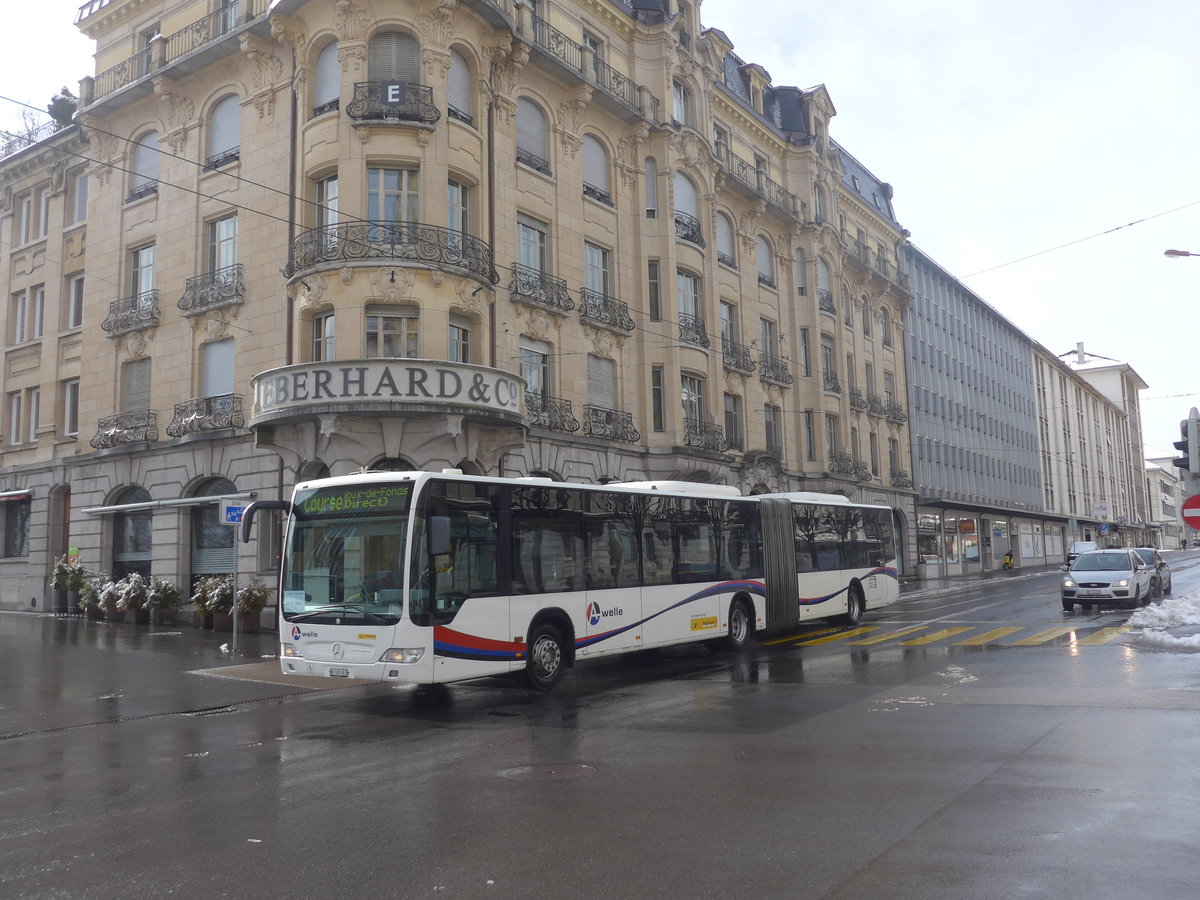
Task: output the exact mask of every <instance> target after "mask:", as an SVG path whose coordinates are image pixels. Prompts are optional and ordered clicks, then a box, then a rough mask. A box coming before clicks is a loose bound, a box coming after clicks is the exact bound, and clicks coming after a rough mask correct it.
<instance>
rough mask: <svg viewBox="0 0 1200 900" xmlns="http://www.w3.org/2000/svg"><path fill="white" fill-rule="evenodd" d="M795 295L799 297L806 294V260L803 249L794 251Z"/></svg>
mask: <svg viewBox="0 0 1200 900" xmlns="http://www.w3.org/2000/svg"><path fill="white" fill-rule="evenodd" d="M796 293H797V294H799V295H800V296H801V297H803V296H805V295H806V294H807V293H808V260H807V259H805V256H804V248H803V247H801V248H800V249H798V250H797V251H796Z"/></svg>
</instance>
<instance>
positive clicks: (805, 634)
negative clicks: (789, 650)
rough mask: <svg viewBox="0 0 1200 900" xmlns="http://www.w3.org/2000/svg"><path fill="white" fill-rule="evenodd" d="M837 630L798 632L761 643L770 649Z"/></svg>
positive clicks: (822, 629) (823, 629) (825, 629)
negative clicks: (773, 646)
mask: <svg viewBox="0 0 1200 900" xmlns="http://www.w3.org/2000/svg"><path fill="white" fill-rule="evenodd" d="M837 630H838V629H837V628H818V629H817V630H816V631H804V632H798V633H796V634H789V635H788V636H787V637H781V638H775V640H773V641H763V643H764V644H766V645H767V646H768V647H770V646H772V645H773V644H786V643H788V641H796V640H800V639H801V638H809V637H813V636H814V635H818V634H829V633H830V632H833V631H837Z"/></svg>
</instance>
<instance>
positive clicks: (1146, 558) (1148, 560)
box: [1133, 547, 1171, 597]
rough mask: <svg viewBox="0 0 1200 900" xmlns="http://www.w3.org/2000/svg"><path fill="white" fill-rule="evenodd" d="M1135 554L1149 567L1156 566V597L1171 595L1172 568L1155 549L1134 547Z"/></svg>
mask: <svg viewBox="0 0 1200 900" xmlns="http://www.w3.org/2000/svg"><path fill="white" fill-rule="evenodd" d="M1133 552H1134V553H1136V554H1137V555H1138V556H1140V557H1141V558H1142V562H1144V563H1145V564H1146V565H1148V566H1154V581H1155V584H1154V596H1156V597H1157V596H1158V595H1159V594H1169V593H1171V567H1170V566H1169V565H1167V561H1166V560H1165V559H1163V555H1162V554H1161V553H1159V552H1158V551H1157V550H1155V549H1154V548H1153V547H1134V548H1133Z"/></svg>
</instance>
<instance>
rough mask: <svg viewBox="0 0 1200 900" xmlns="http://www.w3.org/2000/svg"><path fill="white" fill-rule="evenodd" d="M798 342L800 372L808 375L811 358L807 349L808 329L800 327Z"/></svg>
mask: <svg viewBox="0 0 1200 900" xmlns="http://www.w3.org/2000/svg"><path fill="white" fill-rule="evenodd" d="M799 342H800V374H801V375H804V376H808V375H811V374H812V358H811V356H810V355H809V350H808V329H807V328H801V329H800V335H799Z"/></svg>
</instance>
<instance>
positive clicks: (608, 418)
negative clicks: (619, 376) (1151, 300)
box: [583, 405, 642, 444]
mask: <svg viewBox="0 0 1200 900" xmlns="http://www.w3.org/2000/svg"><path fill="white" fill-rule="evenodd" d="M583 433H584V434H590V435H592V436H593V437H602V438H609V439H610V440H614V441H625V442H627V443H630V444H636V443H637V442H638V441H640V440H641V439H642V435H641V433H640V432H639V431H638V430H637V429H636V428H634V427H633V413H627V412H621V411H619V410H616V409H605V408H604V407H602V406H591V405H588V406H585V407H584V408H583Z"/></svg>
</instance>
